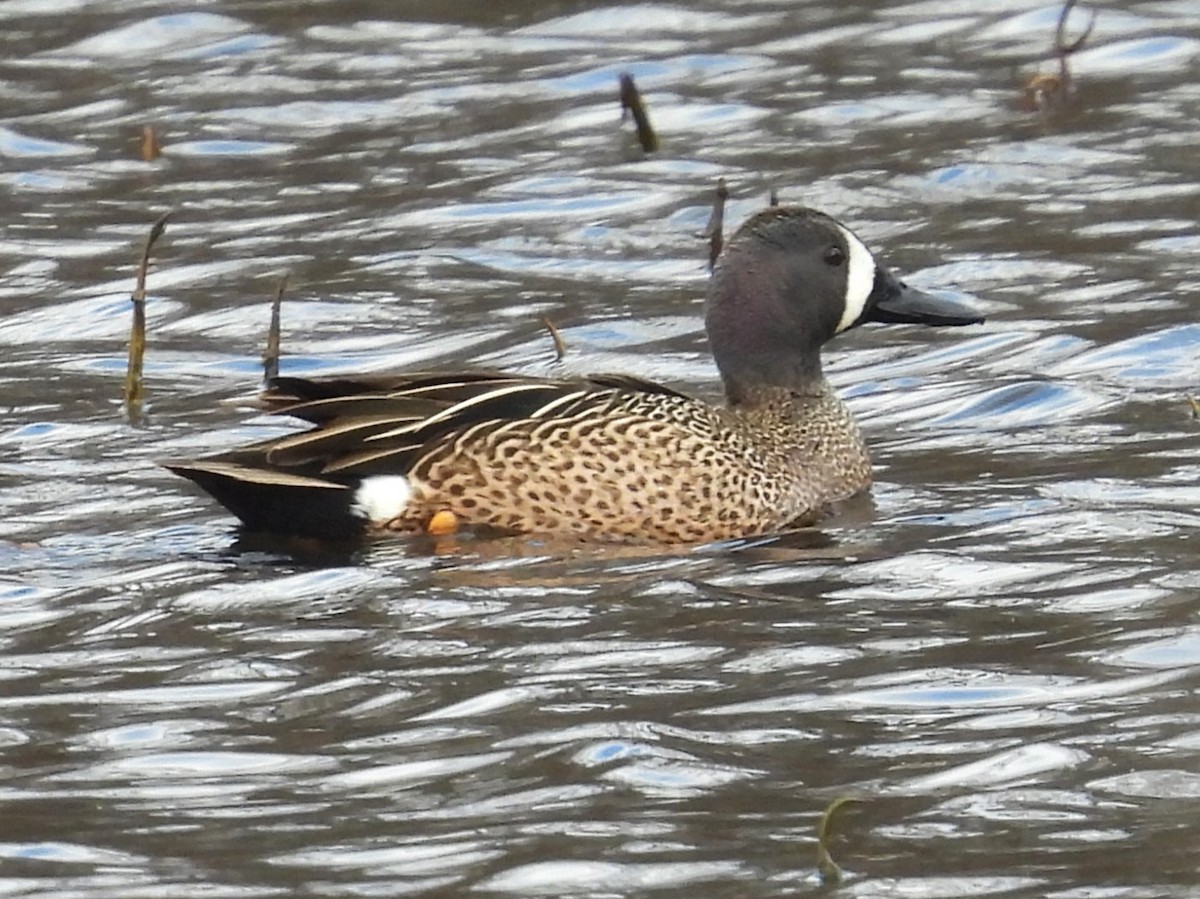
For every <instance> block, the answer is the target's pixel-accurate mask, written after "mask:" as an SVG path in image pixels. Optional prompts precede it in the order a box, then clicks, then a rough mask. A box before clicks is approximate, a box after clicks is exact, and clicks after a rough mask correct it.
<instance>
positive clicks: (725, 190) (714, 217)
mask: <svg viewBox="0 0 1200 899" xmlns="http://www.w3.org/2000/svg"><path fill="white" fill-rule="evenodd" d="M728 199H729V187H728V186H727V185H726V184H725V179H724V178H718V179H717V193H716V196H715V197H713V206H712V212H711V213H709V216H708V224H707V225H705V226H704V234H703V236H704V237H707V238H708V270H709V271H710V272H711V271H712V270H713V266H715V265H716V264H717V257H718V256H720V255H721V248H722V247H723V246H724V245H725V201H726V200H728Z"/></svg>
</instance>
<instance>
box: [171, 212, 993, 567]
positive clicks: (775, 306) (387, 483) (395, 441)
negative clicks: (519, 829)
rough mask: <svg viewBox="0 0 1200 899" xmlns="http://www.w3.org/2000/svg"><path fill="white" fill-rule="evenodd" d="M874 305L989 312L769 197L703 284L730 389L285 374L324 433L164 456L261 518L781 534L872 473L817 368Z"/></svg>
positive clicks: (678, 534)
mask: <svg viewBox="0 0 1200 899" xmlns="http://www.w3.org/2000/svg"><path fill="white" fill-rule="evenodd" d="M814 254H815V255H814ZM830 297H832V299H830ZM870 318H875V319H878V320H883V321H921V322H926V323H930V324H966V323H969V322H971V321H978V320H979V319H978V318H977V317H976V316H974V314H973V313H970V311H969V310H965V309H963V308H962V307H960V306H957V305H956V304H953V303H950V302H948V301H945V300H941V299H940V298H936V297H931V296H929V295H927V294H921V293H919V292H917V291H914V290H912V289H911V288H907V287H905V286H904V285H903V284H901V283H900V282H898V281H896V280H895V279H894V278H893V277H892V276H891V275H890V274H888V273H887V271H886V270H885V269H883V268H881V267H879V266H877V264H876V263H875V261H874V259H873V258H872V257H871V256H870V254H869V252H868V251H867V250H866V248H865V247H863V245H862V244H861V242H860V241H858V239H857V238H856V237H855V236H854V235H853V234H852V233H851V232H850V231H849V230H847V229H845V228H844V227H843V226H841V225H839V224H837V223H836V222H835V221H834V220H833V219H830V218H828V217H827V216H824V215H822V214H821V213H816V212H813V211H812V210H808V209H801V208H783V209H772V210H767V211H766V212H763V213H760V214H759V215H757V216H755V217H754V218H752V219H751V220H750V221H749V222H748V223H747V224H746V225H745V226H743V227H742V229H740V230H739V232H738V233H737V235H735V237H734V238H733V240H732V241H731V242H730V245H729V247H728V248H727V250H726V253H725V255H724V256H723V257H722V261H721V263H720V264H718V267H717V270H716V272H715V273H714V278H713V281H712V287H711V288H710V293H709V305H708V314H707V324H708V330H709V336H710V340H711V341H712V344H713V351H714V355H715V356H716V358H717V362H718V366H719V367H720V369H721V373H722V376H723V378H724V381H725V387H726V393H727V397H728V402H727V404H725V405H722V406H717V405H713V404H710V403H707V402H705V401H703V400H699V399H695V398H692V397H689V396H685V395H683V394H681V393H678V392H676V391H674V390H672V389H670V388H667V387H663V386H661V385H658V384H653V383H651V382H648V381H643V380H641V379H638V378H633V377H627V376H619V375H618V376H597V377H594V378H587V379H572V380H552V379H540V378H524V377H519V376H510V375H490V374H480V373H471V374H461V373H458V374H428V373H426V374H416V375H408V376H399V377H395V378H362V379H332V380H306V379H299V378H280V379H277V380H276V381H275V382H274V383H273V385H272V386H271V388H270V389H269V390H268V392H267V394H266V395H265V400H266V401H267V403H268V404H269V405H270V406H271V407H273V408H277V409H279V410H280V411H284V412H286V413H288V414H290V415H294V416H296V417H299V418H301V419H304V420H306V421H309V422H311V423H312V424H313V425H314V426H315V427H314V428H313V429H311V430H309V431H305V432H302V433H300V434H296V435H291V436H288V437H284V438H281V439H277V440H272V441H268V442H266V443H262V444H257V445H255V446H251V447H246V448H244V449H240V450H234V451H232V452H228V453H223V454H221V455H218V456H213V457H209V458H206V459H199V460H189V461H182V462H173V463H168V465H167V467H168V468H170V469H171V470H172V471H175V472H177V473H178V474H181V475H183V476H184V477H187V478H190V479H191V480H193V481H195V482H196V483H198V484H199V485H200V486H201V487H203V488H204V489H205V490H207V491H208V492H210V493H211V494H212V495H213V496H215V497H216V498H217V499H218V500H219V501H220V502H221V503H222V504H223V505H225V506H226V507H227V508H228V509H230V511H232V512H233V513H234V514H235V515H237V516H238V517H239V518H240V519H241V520H242V521H243V522H244V523H245V524H246V525H247V526H248V527H250V528H252V529H256V530H269V531H278V532H290V533H298V534H307V535H315V536H339V537H340V536H351V535H354V534H358V533H363V532H370V531H408V532H413V531H418V532H419V531H425V530H429V529H430V528H431V523H432V522H446V521H449V522H450V523H451V524H452V525H464V526H472V527H494V528H499V529H503V530H506V531H516V532H542V533H558V534H569V535H576V536H579V537H582V538H587V539H608V540H626V541H642V542H661V543H697V542H704V541H710V540H718V539H725V538H732V537H743V536H750V535H756V534H764V533H770V532H773V531H777V530H780V529H781V528H784V527H786V526H788V525H790V524H793V523H798V522H808V521H811V520H813V519H815V518H817V517H819V516H820V515H821V514H822V512H823V511H824V510H825V509H826V508H827V507H828V506H829V505H830V504H831V503H834V502H836V501H838V500H841V499H845V498H847V497H849V496H852V495H853V494H855V493H858V492H859V491H861V490H863V489H864V488H866V487H867V486H868V485H869V483H870V480H871V467H870V462H869V459H868V456H867V451H866V447H865V445H864V444H863V441H862V438H861V436H860V435H859V431H858V428H857V426H856V425H855V424H854V421H853V419H852V418H851V416H850V413H849V411H848V410H847V409H846V407H845V406H844V405H843V404H842V403H841V401H840V400H838V398H837V397H836V396H835V395H834V394H833V391H832V389H831V388H830V386H829V384H828V383H827V382H826V381H825V379H824V378H823V376H822V375H821V368H820V347H821V345H822V344H823V343H824V342H825V341H826V340H828V339H829V338H830V337H832V336H833V335H834V334H836V333H839V332H840V331H844V330H846V329H848V328H850V327H853V326H854V325H857V324H858V323H860V322H861V321H864V320H868V319H870ZM440 526H441V525H439V527H440Z"/></svg>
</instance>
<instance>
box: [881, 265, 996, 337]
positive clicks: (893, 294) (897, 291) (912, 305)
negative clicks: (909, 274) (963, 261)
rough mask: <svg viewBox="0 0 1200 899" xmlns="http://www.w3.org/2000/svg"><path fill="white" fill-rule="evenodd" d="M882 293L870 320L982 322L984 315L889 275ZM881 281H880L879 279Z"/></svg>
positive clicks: (938, 323)
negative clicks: (910, 285)
mask: <svg viewBox="0 0 1200 899" xmlns="http://www.w3.org/2000/svg"><path fill="white" fill-rule="evenodd" d="M887 280H888V281H890V283H888V284H886V286H885V288H884V290H883V291H882V296H880V297H879V299H877V300H876V301H875V303H874V304H873V305H872V306H871V308H870V310H869V311H868V312H867V315H866V318H867V320H868V321H873V322H883V323H885V324H892V325H934V326H939V325H978V324H980V323H981V322H982V321H983V316H982V315H980V314H979V313H978V312H976V311H975V310H974V309H972V308H971V307H970V306H968V305H966V304H965V303H960V302H958V301H957V300H950V299H947V298H946V297H939V296H934V295H933V294H931V293H926V292H925V291H923V290H917V289H916V288H915V287H909V286H908V285H907V284H905V283H904V282H903V281H900V280H897V279H896V278H893V277H889V278H888V279H887ZM876 284H877V285H878V282H876Z"/></svg>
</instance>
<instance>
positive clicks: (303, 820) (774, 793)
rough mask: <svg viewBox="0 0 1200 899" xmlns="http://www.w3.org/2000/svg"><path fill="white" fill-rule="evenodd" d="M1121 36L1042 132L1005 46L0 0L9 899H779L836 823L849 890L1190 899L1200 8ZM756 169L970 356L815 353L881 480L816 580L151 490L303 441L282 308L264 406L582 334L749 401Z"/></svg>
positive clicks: (607, 360) (833, 538) (0, 508)
mask: <svg viewBox="0 0 1200 899" xmlns="http://www.w3.org/2000/svg"><path fill="white" fill-rule="evenodd" d="M431 6H432V5H431ZM1084 6H1085V7H1087V6H1091V7H1093V8H1098V9H1099V15H1098V19H1097V24H1096V28H1095V31H1094V33H1093V35H1092V37H1091V39H1090V41H1089V44H1088V47H1087V48H1086V49H1084V50H1083V51H1082V52H1080V53H1079V54H1078V56H1077V57H1076V59H1075V65H1074V71H1075V73H1076V75H1077V78H1078V83H1079V93H1078V95H1077V98H1076V102H1075V103H1073V104H1071V105H1070V106H1069V107H1068V108H1066V109H1063V110H1061V111H1059V112H1056V113H1053V114H1050V115H1041V116H1039V115H1036V114H1031V113H1029V112H1025V111H1022V110H1021V109H1020V108H1019V105H1018V102H1017V101H1018V98H1019V93H1020V84H1021V81H1022V79H1023V77H1024V76H1026V75H1028V74H1030V73H1032V72H1034V71H1036V70H1038V69H1039V67H1040V68H1041V69H1042V70H1043V71H1053V69H1054V66H1053V63H1052V62H1051V61H1050V60H1049V59H1048V53H1047V51H1048V44H1049V39H1050V36H1051V34H1052V32H1053V29H1054V24H1055V21H1056V18H1057V14H1058V13H1057V8H1056V7H1054V6H1051V5H1041V4H1039V3H1036V2H1022V0H1011V2H1006V3H999V2H997V3H993V4H976V3H973V2H971V3H967V2H949V3H946V2H937V3H934V2H926V0H918V2H915V3H911V4H908V5H885V4H838V5H835V4H819V3H815V2H807V3H792V2H782V0H761V2H744V3H737V4H734V3H728V4H718V3H715V2H710V3H708V4H699V5H689V6H688V7H687V8H685V7H684V6H671V5H667V4H654V3H651V4H642V5H635V6H617V5H611V4H608V5H606V4H601V3H586V2H580V3H575V4H561V3H541V2H529V0H526V2H522V3H515V2H514V3H508V4H490V5H475V4H450V5H445V6H438V7H437V9H436V11H433V12H428V13H426V12H421V11H420V10H421V6H420V5H418V4H403V5H401V4H394V5H389V4H366V3H355V4H344V3H333V2H326V3H309V4H303V5H301V4H280V3H271V2H266V0H259V2H232V0H231V2H213V3H207V4H204V5H203V7H204V10H203V11H190V12H181V11H178V10H172V9H170V8H169V7H165V6H163V5H160V4H152V3H146V2H141V0H127V2H117V3H107V4H99V3H89V2H86V0H61V2H55V0H8V2H6V3H3V4H0V47H2V48H3V53H0V99H2V101H3V109H4V116H3V118H2V119H0V193H2V195H3V198H4V208H5V215H4V216H3V217H2V219H0V309H2V310H3V316H2V318H0V346H2V347H3V350H2V355H0V572H3V573H2V574H0V647H2V655H0V895H4V896H19V895H34V894H36V895H38V896H46V897H49V896H64V897H102V896H103V897H139V896H148V897H149V896H154V897H157V896H164V895H170V896H192V895H196V896H200V895H203V896H206V897H216V896H220V897H251V896H275V895H287V896H292V895H329V896H348V895H356V896H361V895H387V896H396V895H405V894H417V895H443V896H458V895H464V894H467V893H477V894H488V895H491V894H496V895H502V894H506V895H511V894H520V895H549V896H565V895H597V896H599V895H604V896H618V895H619V896H666V895H680V894H682V893H684V892H685V891H696V892H698V894H700V895H704V896H712V897H725V896H728V897H747V896H789V895H795V894H802V893H810V892H814V891H818V890H821V889H823V888H822V887H821V886H820V882H819V876H818V867H817V848H816V834H817V821H818V818H819V816H820V815H821V813H822V811H823V810H824V809H825V808H827V807H828V806H829V805H830V803H832V802H833V801H834V800H836V799H839V798H852V799H856V800H859V801H858V802H855V803H851V804H849V805H845V806H843V807H842V808H841V809H840V810H839V811H838V812H837V814H836V816H835V817H834V819H833V821H834V824H833V828H832V832H833V839H832V841H831V843H830V850H831V851H832V854H833V857H834V859H835V860H836V861H837V862H838V863H839V864H840V865H841V866H842V868H843V869H844V879H843V881H842V884H841V885H840V886H839V887H837V888H836V889H835V890H834V891H835V892H837V893H838V894H841V895H847V896H863V897H867V896H907V897H948V896H964V895H1003V896H1022V897H1024V896H1028V897H1045V896H1053V897H1059V899H1083V897H1106V899H1107V897H1151V896H1153V897H1159V896H1192V895H1196V890H1197V888H1198V887H1197V884H1198V883H1200V852H1198V851H1197V849H1196V846H1197V845H1200V825H1198V824H1197V816H1196V808H1197V804H1196V803H1197V799H1198V798H1200V773H1198V772H1200V703H1198V701H1197V698H1198V696H1197V694H1198V692H1200V571H1198V569H1200V566H1198V565H1197V560H1198V558H1200V552H1198V550H1197V529H1198V527H1200V512H1198V506H1200V461H1198V455H1197V447H1198V446H1200V422H1197V421H1196V420H1195V418H1194V417H1193V415H1192V413H1191V406H1190V404H1189V402H1188V396H1189V395H1192V396H1197V395H1200V324H1198V323H1197V317H1196V312H1195V310H1196V302H1197V300H1196V297H1197V294H1198V291H1200V265H1198V262H1200V231H1198V228H1197V216H1196V210H1197V208H1200V205H1198V204H1200V199H1198V197H1197V194H1198V193H1200V154H1197V152H1196V147H1197V145H1198V144H1200V127H1198V126H1197V124H1196V123H1197V121H1198V120H1200V83H1198V79H1197V73H1198V71H1200V17H1198V16H1197V14H1196V5H1195V3H1194V0H1146V2H1128V3H1123V4H1116V3H1107V4H1096V3H1085V4H1084ZM982 7H986V9H985V10H983V11H981V8H982ZM1083 21H1084V12H1083V11H1082V10H1081V11H1080V12H1078V13H1076V16H1075V17H1074V20H1073V24H1072V30H1077V29H1079V28H1082V24H1083ZM622 71H630V72H632V73H633V74H634V75H635V76H636V77H637V79H638V82H639V84H640V85H641V87H642V89H643V91H644V92H645V94H646V96H647V101H648V104H649V107H650V111H651V115H652V117H653V119H654V122H655V124H656V126H657V129H658V131H659V133H660V136H661V138H662V141H663V150H662V151H661V152H660V153H658V154H656V155H654V156H652V157H650V158H644V157H643V155H642V154H641V152H640V150H638V149H637V147H636V145H635V144H634V142H633V138H632V134H631V129H630V126H629V125H628V123H626V124H625V125H624V126H621V125H620V123H619V114H618V109H617V106H616V102H615V98H616V76H617V74H618V73H619V72H622ZM146 124H150V125H154V126H155V127H156V128H157V129H158V130H159V131H160V133H161V134H162V138H163V142H164V145H165V153H164V155H163V156H162V157H161V158H160V159H158V160H156V161H154V162H150V163H147V162H143V161H141V160H140V159H139V156H138V152H137V147H138V142H139V139H140V134H141V129H142V126H143V125H146ZM722 176H723V177H724V178H726V179H727V181H728V182H729V184H730V187H731V190H732V192H733V196H734V199H733V202H732V204H731V208H730V210H729V212H728V220H729V221H731V222H736V221H737V220H739V219H740V218H742V217H743V216H744V215H746V214H748V213H749V212H750V211H752V210H754V209H755V208H757V207H758V206H760V205H762V204H763V203H764V202H765V199H766V197H767V195H768V192H769V191H770V190H771V189H775V190H778V192H779V194H780V196H781V198H782V199H783V200H785V201H789V202H805V203H810V204H812V205H816V206H819V207H821V208H824V209H826V210H828V211H830V212H832V213H834V214H836V215H838V216H839V217H840V218H842V219H844V220H845V221H846V222H847V223H848V224H850V225H852V226H853V227H855V228H856V229H857V230H858V231H859V232H860V233H861V234H862V235H863V236H864V237H865V238H866V239H867V240H868V242H869V243H871V244H872V245H874V246H876V247H879V248H884V249H885V250H886V256H887V258H888V259H889V260H890V261H891V262H892V263H893V264H894V265H895V266H897V267H898V268H899V269H901V270H902V271H903V272H905V273H906V274H908V275H909V276H910V277H911V280H912V281H913V282H914V283H918V284H921V285H923V286H937V287H945V288H949V289H952V290H955V291H959V292H961V293H963V294H966V295H968V296H969V297H970V298H971V301H972V302H974V303H975V304H977V305H978V306H979V308H981V309H982V310H984V311H985V312H986V313H987V315H988V317H989V320H988V323H987V325H985V326H984V327H982V328H976V329H970V330H958V331H952V332H940V331H939V332H930V331H922V330H920V329H913V328H897V327H892V328H886V327H877V328H874V329H868V328H863V329H859V330H857V331H855V332H853V333H851V334H849V335H846V336H844V337H843V338H840V339H839V340H838V341H837V342H836V344H835V345H834V346H833V347H832V348H831V352H830V353H829V357H828V359H829V366H828V367H829V370H830V373H831V375H832V377H833V378H834V380H835V382H836V383H837V385H838V386H839V388H841V389H842V390H843V392H844V394H845V395H846V396H847V397H848V399H849V402H850V404H851V405H852V407H853V409H854V411H855V412H856V414H857V415H858V416H859V418H860V420H861V421H862V422H863V424H864V427H865V430H866V433H867V436H868V439H869V441H870V443H871V445H872V448H873V452H874V456H875V460H876V462H877V467H878V471H877V478H878V483H877V486H876V488H875V489H874V491H873V493H872V496H871V497H870V498H869V499H864V500H862V501H860V502H857V503H854V504H852V505H851V507H850V508H848V509H847V510H846V511H845V513H844V514H842V515H841V516H839V517H838V518H836V519H834V520H832V521H830V522H828V523H827V524H826V525H825V526H823V527H822V528H821V529H820V531H819V532H817V533H815V534H813V535H810V536H807V537H804V538H803V539H799V540H797V539H792V540H789V541H773V540H761V541H752V542H751V543H750V544H748V545H741V544H739V545H732V546H719V547H707V548H702V549H699V550H696V551H686V552H677V551H653V552H646V553H640V554H632V555H631V554H628V553H623V552H622V553H618V552H617V551H614V550H612V549H605V548H602V547H600V548H584V549H570V548H563V547H561V546H556V545H554V544H553V543H552V542H546V541H541V540H534V539H531V540H523V541H501V542H486V541H475V542H472V541H460V542H458V543H446V542H441V543H431V542H428V541H415V542H395V543H389V544H380V545H373V546H368V547H365V548H363V549H362V550H361V551H360V552H357V553H354V554H351V555H340V556H339V555H336V554H329V555H324V556H322V555H320V554H317V553H315V552H313V551H306V552H298V551H296V549H295V548H284V547H280V546H278V545H271V544H264V543H260V542H254V541H249V540H246V539H244V538H241V537H240V536H239V535H238V533H237V532H236V530H235V529H234V527H233V525H232V522H231V520H230V519H229V518H228V517H227V516H226V515H224V514H223V513H222V512H221V511H220V510H219V509H218V508H217V507H216V506H215V505H214V504H212V503H211V502H209V501H208V500H206V499H205V498H203V497H201V496H199V495H197V494H196V493H195V492H194V491H193V490H192V489H190V487H189V485H187V484H186V483H185V482H183V481H181V480H178V479H174V478H172V477H171V476H170V475H168V474H167V473H165V472H164V471H162V470H161V469H159V468H156V467H155V465H154V461H155V460H157V459H161V458H164V457H169V456H177V455H181V454H190V453H198V452H202V451H204V450H207V449H215V448H218V447H220V446H227V445H231V444H233V443H236V442H241V441H244V440H247V439H249V438H251V437H253V436H255V435H257V434H261V433H264V432H265V431H267V430H269V429H273V428H277V427H279V426H280V423H278V422H274V421H271V420H268V419H264V418H261V417H256V416H255V414H254V412H253V411H252V410H251V409H250V407H249V400H250V399H251V398H252V396H253V393H254V391H255V389H256V387H257V384H258V379H259V377H260V373H261V363H260V354H261V350H262V345H263V338H264V332H265V329H266V324H267V320H268V315H269V312H268V304H269V300H270V297H271V295H272V294H273V292H274V290H275V285H276V283H277V279H278V277H279V275H280V274H281V273H283V272H287V273H288V274H289V276H290V281H289V287H288V289H287V295H286V299H285V303H284V350H285V354H286V355H285V358H284V360H283V367H284V371H285V372H292V373H302V374H317V373H323V372H333V371H348V370H381V369H389V368H400V367H403V366H410V365H453V364H472V365H483V366H489V367H494V366H507V367H514V368H518V369H520V370H523V371H526V372H551V371H555V370H557V366H556V364H555V362H554V353H553V347H552V345H551V342H550V340H549V338H548V337H547V336H546V334H545V332H544V331H543V330H542V325H541V323H540V319H541V318H542V317H549V318H550V319H552V320H553V321H554V322H556V323H557V324H558V325H559V326H560V328H561V330H562V332H563V334H564V337H565V338H566V341H567V344H568V346H569V351H568V355H567V358H566V362H565V367H567V368H568V369H569V370H579V371H583V370H605V371H611V370H626V371H630V372H634V373H637V374H640V375H643V376H647V377H653V378H660V379H665V380H668V381H670V382H671V383H673V384H677V385H681V386H683V387H685V388H687V389H690V390H693V391H698V392H701V393H709V394H712V393H715V392H716V391H717V389H718V385H717V381H716V374H715V371H714V369H713V366H712V364H711V361H710V359H709V357H708V354H707V351H706V348H705V343H704V339H703V333H702V329H701V324H700V317H699V313H700V308H701V296H702V293H703V289H704V280H705V276H706V272H705V265H704V263H705V258H706V247H705V245H704V241H703V240H702V239H701V238H700V237H699V236H698V235H699V232H700V231H701V230H702V229H703V227H704V223H705V221H706V219H707V217H708V204H709V201H710V198H711V196H712V191H713V187H714V185H715V182H716V179H717V178H718V177H722ZM169 208H170V209H174V210H175V216H174V219H173V221H172V223H171V224H170V225H169V226H168V230H167V235H166V237H165V238H164V239H163V241H162V242H161V244H160V247H159V249H158V252H157V254H156V262H155V266H154V268H153V270H152V272H151V276H150V291H151V294H152V296H151V298H150V301H149V304H148V318H149V329H150V349H149V355H148V359H147V390H148V394H149V400H150V404H151V408H150V417H149V420H148V422H147V423H146V425H145V426H143V427H140V428H134V427H131V426H129V425H128V424H126V423H125V421H124V419H123V418H122V415H121V410H120V407H119V396H120V391H121V378H122V373H123V369H124V354H125V340H126V334H127V328H128V314H129V308H128V307H129V302H128V295H129V292H130V290H131V288H132V286H133V280H132V273H133V265H134V261H135V259H136V256H137V254H138V252H139V251H140V246H141V243H142V241H143V240H144V236H145V234H146V232H147V230H148V228H149V225H150V223H151V222H153V221H154V219H155V218H157V216H158V215H159V214H161V213H162V212H163V211H165V210H167V209H169Z"/></svg>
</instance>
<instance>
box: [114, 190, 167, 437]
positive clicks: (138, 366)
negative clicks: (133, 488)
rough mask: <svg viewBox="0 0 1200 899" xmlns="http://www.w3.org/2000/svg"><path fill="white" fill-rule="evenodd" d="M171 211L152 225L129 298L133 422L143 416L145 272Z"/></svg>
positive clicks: (128, 393)
mask: <svg viewBox="0 0 1200 899" xmlns="http://www.w3.org/2000/svg"><path fill="white" fill-rule="evenodd" d="M170 217H171V213H170V212H164V213H163V214H162V215H161V216H159V217H158V221H156V222H155V223H154V224H153V225H152V226H151V227H150V234H149V236H147V238H146V245H145V246H144V247H143V248H142V258H141V262H140V263H139V264H138V270H137V283H136V285H135V286H134V288H133V294H132V296H131V297H130V300H132V301H133V323H132V325H131V326H130V329H129V363H128V365H127V366H126V368H125V394H124V401H125V414H126V415H128V416H129V420H130V421H131V422H133V423H134V424H136V423H138V422H139V421H141V418H142V399H143V396H144V391H143V388H142V370H143V368H144V363H145V358H146V272H147V271H148V270H149V268H150V251H151V250H153V249H154V242H155V241H157V240H158V239H159V237H161V236H162V233H163V231H165V230H166V228H167V219H169V218H170Z"/></svg>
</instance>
